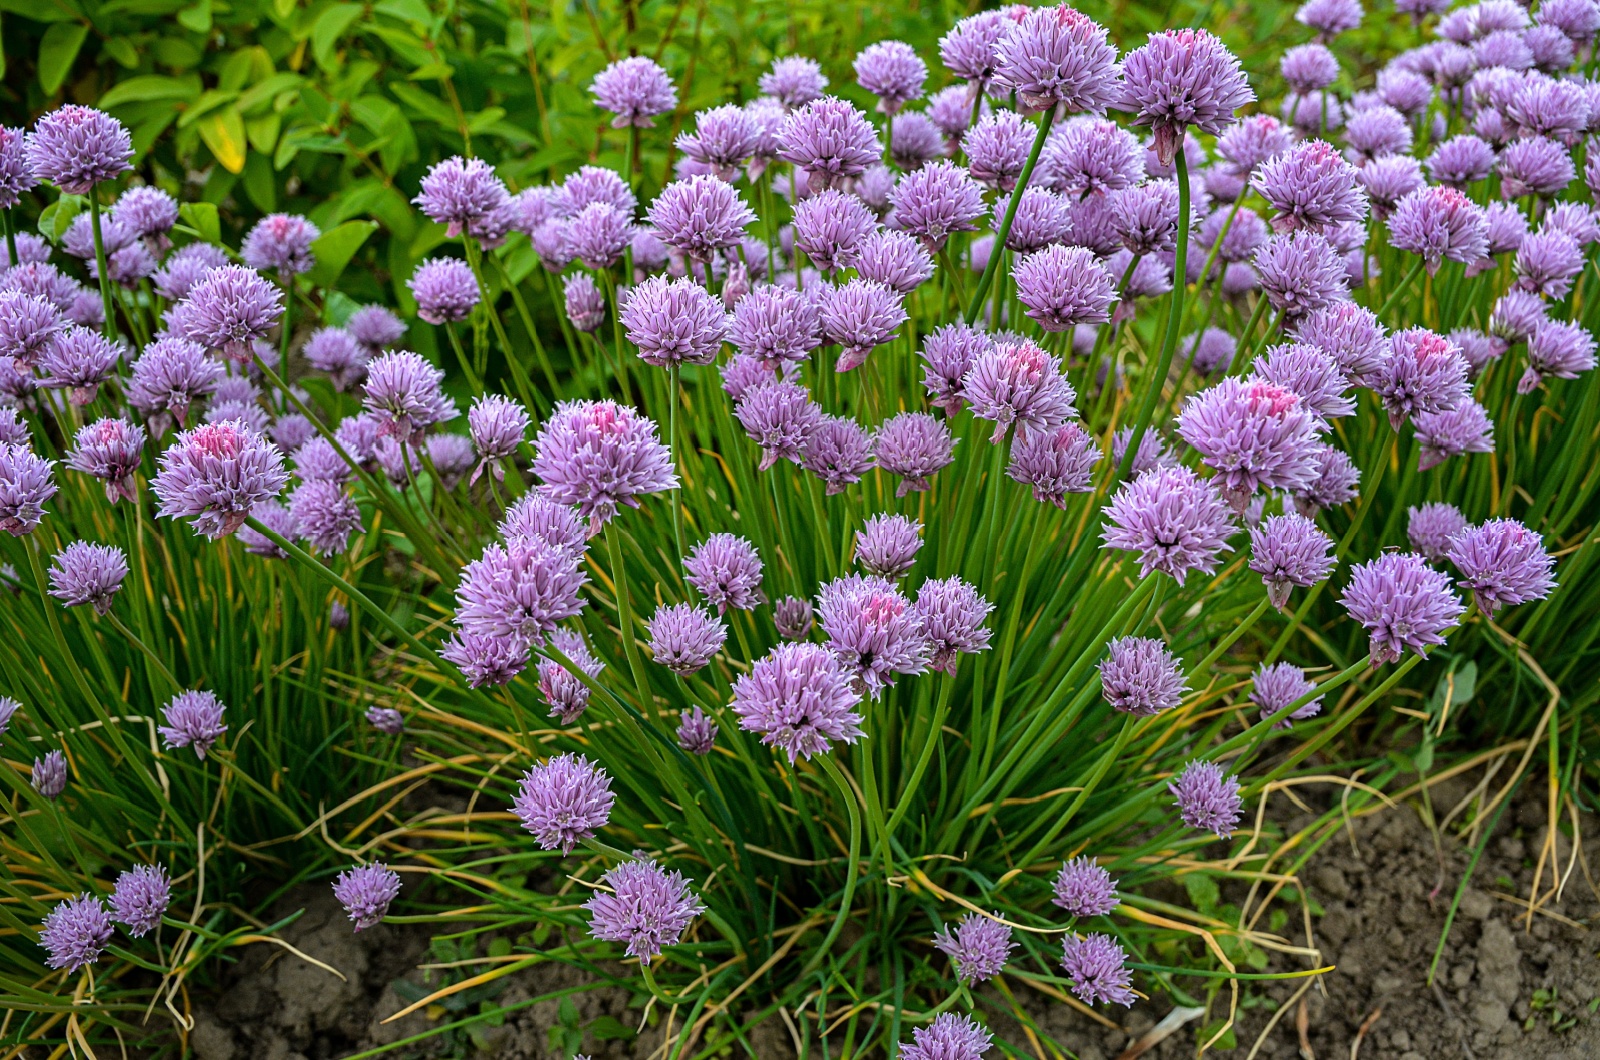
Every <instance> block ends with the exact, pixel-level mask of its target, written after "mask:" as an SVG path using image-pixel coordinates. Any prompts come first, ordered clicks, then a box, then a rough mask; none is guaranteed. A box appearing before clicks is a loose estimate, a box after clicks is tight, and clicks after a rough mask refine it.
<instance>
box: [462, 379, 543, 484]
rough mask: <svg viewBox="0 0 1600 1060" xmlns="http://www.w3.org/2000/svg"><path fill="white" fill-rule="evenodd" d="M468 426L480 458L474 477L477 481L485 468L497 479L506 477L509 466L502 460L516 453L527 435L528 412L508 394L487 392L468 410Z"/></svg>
mask: <svg viewBox="0 0 1600 1060" xmlns="http://www.w3.org/2000/svg"><path fill="white" fill-rule="evenodd" d="M467 429H468V430H469V431H470V432H471V433H472V445H473V448H474V449H476V450H477V452H478V458H479V461H480V463H479V464H478V466H477V468H476V469H475V470H474V471H473V472H472V480H473V481H474V482H476V481H477V480H478V476H479V475H480V474H482V472H483V469H484V468H485V467H488V468H489V469H490V470H491V471H492V472H493V474H494V477H495V478H497V479H501V480H504V479H505V468H504V467H502V466H501V465H500V461H502V460H505V459H508V458H509V457H511V456H512V455H513V454H515V453H516V451H517V447H518V446H520V445H521V444H522V443H523V441H524V440H525V439H526V438H527V434H528V411H527V410H526V409H524V408H523V407H522V405H521V404H519V403H518V402H516V401H513V400H512V399H511V398H508V397H505V396H504V395H501V394H486V395H484V396H482V397H480V398H478V399H477V400H476V401H474V402H473V403H472V408H470V409H468V410H467Z"/></svg>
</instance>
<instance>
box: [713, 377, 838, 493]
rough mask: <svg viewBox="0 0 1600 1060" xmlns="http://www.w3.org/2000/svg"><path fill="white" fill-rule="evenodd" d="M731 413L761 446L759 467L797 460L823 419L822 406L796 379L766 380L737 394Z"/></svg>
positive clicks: (802, 455) (766, 467)
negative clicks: (783, 380) (795, 381)
mask: <svg viewBox="0 0 1600 1060" xmlns="http://www.w3.org/2000/svg"><path fill="white" fill-rule="evenodd" d="M734 415H735V416H736V417H737V418H738V420H739V424H740V425H741V426H742V427H744V429H745V433H747V434H748V435H749V436H750V438H751V440H752V441H754V442H755V443H756V444H757V445H759V446H760V447H761V452H762V455H761V463H760V465H759V468H760V470H762V471H766V470H768V469H769V468H771V467H772V466H773V465H774V464H776V463H777V462H778V461H779V460H780V459H782V460H791V461H793V462H795V463H797V464H798V463H800V462H802V461H803V460H804V459H805V454H806V451H807V449H808V447H809V445H810V442H811V438H812V436H813V435H814V434H815V433H816V432H817V430H818V429H819V428H820V427H821V425H822V422H823V412H822V406H821V405H818V404H817V403H816V402H815V401H812V400H811V395H810V394H809V393H808V392H807V391H806V388H805V387H803V386H801V385H800V384H799V383H790V382H770V383H765V384H762V385H759V386H754V387H750V388H749V389H747V390H745V391H744V392H743V394H741V395H740V398H739V401H738V403H737V404H736V405H735V406H734Z"/></svg>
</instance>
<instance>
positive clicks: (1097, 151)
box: [1033, 116, 1145, 199]
mask: <svg viewBox="0 0 1600 1060" xmlns="http://www.w3.org/2000/svg"><path fill="white" fill-rule="evenodd" d="M1144 176H1145V167H1144V148H1143V147H1142V146H1140V144H1139V139H1138V137H1136V136H1134V135H1133V134H1132V133H1130V132H1128V131H1127V130H1126V129H1124V128H1122V127H1121V126H1120V125H1117V124H1116V123H1115V122H1112V121H1110V120H1108V119H1106V118H1093V117H1088V116H1082V117H1077V118H1073V119H1071V120H1069V121H1067V122H1066V123H1065V124H1063V125H1060V126H1058V127H1057V128H1056V129H1054V130H1053V131H1052V132H1051V133H1050V138H1049V139H1048V140H1046V141H1045V146H1044V150H1043V151H1041V152H1040V154H1039V163H1038V166H1037V167H1036V168H1035V170H1034V178H1033V179H1034V181H1036V182H1038V183H1041V184H1044V185H1046V186H1048V187H1050V188H1053V189H1054V190H1055V191H1058V192H1060V193H1061V194H1063V195H1067V196H1070V197H1071V198H1073V199H1080V198H1082V197H1083V196H1085V195H1088V194H1090V193H1093V192H1098V193H1101V194H1105V193H1108V192H1113V191H1120V190H1121V189H1123V188H1129V187H1132V186H1133V185H1135V184H1137V183H1139V181H1141V180H1143V179H1144Z"/></svg>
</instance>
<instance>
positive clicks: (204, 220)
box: [178, 202, 222, 243]
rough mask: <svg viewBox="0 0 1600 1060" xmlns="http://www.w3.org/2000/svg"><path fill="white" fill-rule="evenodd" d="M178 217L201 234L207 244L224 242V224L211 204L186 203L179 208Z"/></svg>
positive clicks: (214, 205)
mask: <svg viewBox="0 0 1600 1060" xmlns="http://www.w3.org/2000/svg"><path fill="white" fill-rule="evenodd" d="M178 216H179V217H181V218H183V223H184V224H186V225H188V226H189V227H190V228H192V229H194V230H195V231H196V232H199V233H200V238H201V239H203V240H205V241H206V242H207V243H220V242H222V222H221V220H220V219H219V218H218V217H217V207H216V204H215V203H210V202H186V203H182V204H180V205H179V206H178Z"/></svg>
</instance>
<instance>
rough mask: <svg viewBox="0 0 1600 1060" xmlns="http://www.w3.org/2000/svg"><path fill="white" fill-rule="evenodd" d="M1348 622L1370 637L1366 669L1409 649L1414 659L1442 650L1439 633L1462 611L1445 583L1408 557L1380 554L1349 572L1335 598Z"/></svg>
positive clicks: (1436, 573) (1418, 560)
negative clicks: (1438, 646) (1435, 648)
mask: <svg viewBox="0 0 1600 1060" xmlns="http://www.w3.org/2000/svg"><path fill="white" fill-rule="evenodd" d="M1339 602H1340V603H1342V604H1343V605H1344V608H1345V611H1347V612H1348V613H1349V615H1350V617H1351V618H1353V619H1355V620H1356V621H1357V622H1359V623H1361V625H1363V626H1365V627H1366V629H1367V631H1368V632H1369V633H1370V634H1371V640H1372V643H1371V648H1370V651H1371V656H1372V665H1374V666H1381V665H1383V664H1384V663H1386V662H1396V661H1398V660H1399V658H1400V653H1401V652H1403V651H1404V650H1405V649H1407V648H1410V649H1411V650H1412V651H1414V652H1416V653H1417V654H1418V655H1423V654H1425V653H1426V649H1427V648H1428V646H1429V645H1432V644H1443V643H1444V637H1443V635H1442V634H1443V633H1444V631H1445V630H1447V629H1449V628H1450V627H1451V626H1453V625H1455V624H1456V623H1457V622H1458V621H1459V620H1460V618H1461V614H1462V612H1463V611H1465V610H1466V608H1465V607H1464V606H1462V603H1461V601H1460V600H1458V599H1457V598H1456V596H1455V594H1454V593H1452V592H1451V591H1450V579H1449V578H1448V577H1446V576H1445V575H1444V574H1441V573H1440V572H1439V571H1436V570H1434V569H1433V568H1432V567H1430V566H1428V564H1427V562H1426V561H1425V560H1424V559H1423V558H1422V557H1421V556H1417V555H1413V554H1411V553H1409V552H1385V553H1384V554H1383V555H1381V556H1379V557H1378V558H1377V559H1374V560H1371V561H1369V562H1367V563H1362V564H1360V565H1358V566H1357V567H1356V568H1355V569H1354V570H1352V571H1351V572H1350V584H1349V585H1348V586H1346V587H1345V590H1344V594H1343V595H1342V596H1341V597H1340V598H1339Z"/></svg>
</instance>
